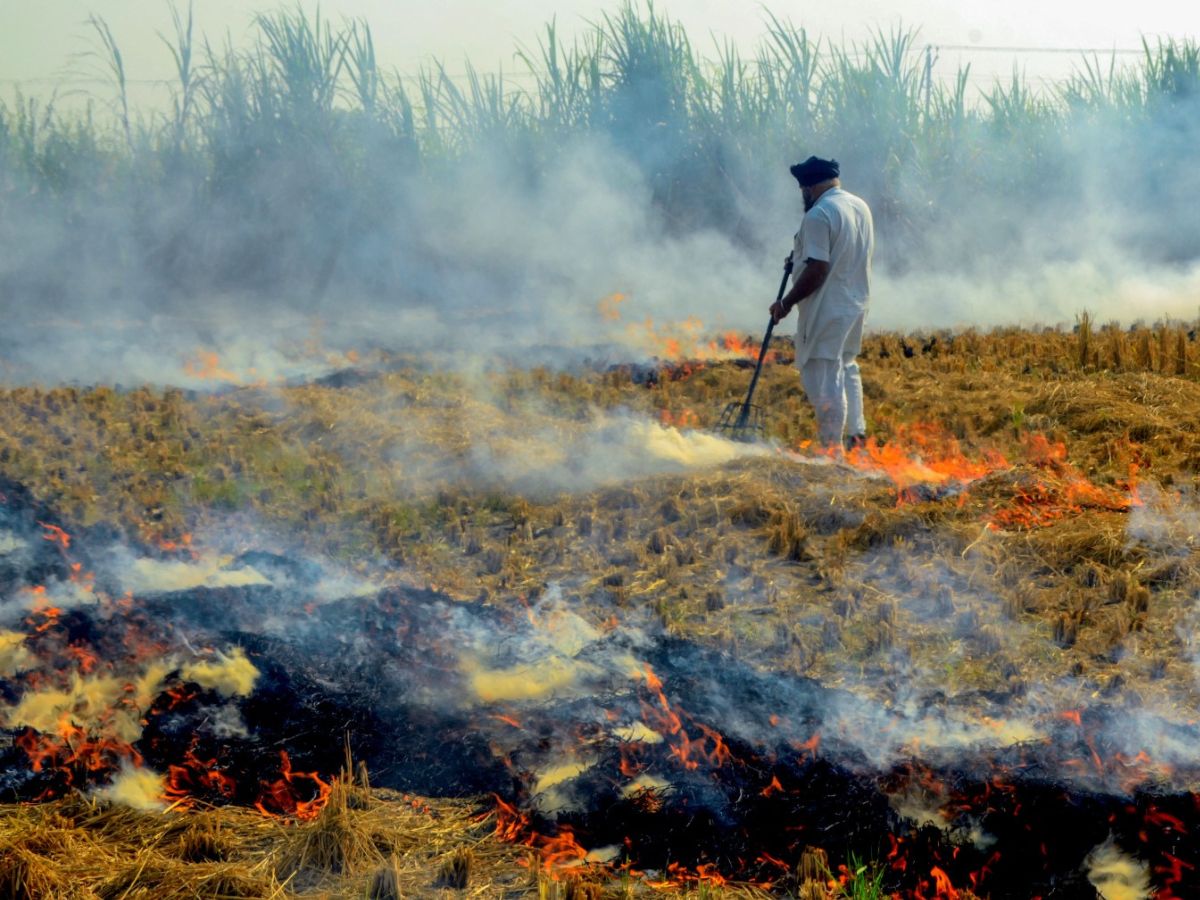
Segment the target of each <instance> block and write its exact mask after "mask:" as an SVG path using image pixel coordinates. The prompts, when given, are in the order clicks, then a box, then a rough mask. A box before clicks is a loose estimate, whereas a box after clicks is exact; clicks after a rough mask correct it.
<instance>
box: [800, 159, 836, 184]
mask: <svg viewBox="0 0 1200 900" xmlns="http://www.w3.org/2000/svg"><path fill="white" fill-rule="evenodd" d="M791 171H792V175H793V176H794V177H795V179H796V180H797V181H798V182H800V187H812V186H813V185H814V184H820V183H821V182H822V181H828V180H829V179H830V178H837V177H838V175H839V173H840V172H841V169H840V168H838V161H837V160H836V159H820V158H819V157H816V156H810V157H809V158H808V159H806V160H805V161H804V162H802V163H797V164H796V165H794V166H792V169H791Z"/></svg>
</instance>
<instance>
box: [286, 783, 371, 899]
mask: <svg viewBox="0 0 1200 900" xmlns="http://www.w3.org/2000/svg"><path fill="white" fill-rule="evenodd" d="M354 790H355V789H354V788H353V787H351V786H350V785H348V784H347V783H346V782H345V781H344V780H342V779H341V778H339V779H337V780H336V781H334V783H333V787H332V789H331V791H330V794H329V802H328V803H327V804H326V805H325V807H324V809H322V810H321V812H320V813H319V814H318V815H317V817H316V818H315V819H313V820H312V821H311V822H305V823H303V824H301V825H299V826H297V827H296V829H295V831H294V832H293V833H292V834H291V835H289V839H288V841H287V843H286V844H285V845H284V847H283V849H282V851H281V852H280V854H279V864H278V870H279V873H280V876H281V877H284V878H288V877H291V876H292V875H294V874H296V873H298V872H302V871H305V870H312V871H315V872H332V873H342V872H354V871H360V870H362V869H364V868H366V867H368V866H371V865H375V864H377V863H378V862H379V861H380V859H381V857H382V854H381V853H380V851H379V848H378V847H377V845H376V842H375V834H374V833H373V831H372V829H371V828H370V827H369V826H368V825H366V824H364V823H363V822H362V821H361V819H360V818H359V817H358V816H357V814H356V813H355V812H354V810H353V809H351V806H350V797H351V794H352V793H353V792H354Z"/></svg>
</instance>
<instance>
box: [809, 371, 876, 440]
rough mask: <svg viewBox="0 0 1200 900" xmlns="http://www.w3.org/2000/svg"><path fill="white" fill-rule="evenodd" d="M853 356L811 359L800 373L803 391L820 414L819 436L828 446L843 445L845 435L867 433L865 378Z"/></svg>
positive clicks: (815, 410) (818, 422) (814, 409)
mask: <svg viewBox="0 0 1200 900" xmlns="http://www.w3.org/2000/svg"><path fill="white" fill-rule="evenodd" d="M855 359H856V357H855V355H854V354H852V353H847V354H845V355H843V356H842V358H841V359H810V360H808V362H806V363H805V364H804V366H803V367H802V368H801V370H800V380H801V381H802V382H803V383H804V392H805V393H806V394H808V402H809V403H811V404H812V406H813V411H814V412H815V413H816V415H817V436H818V437H819V438H820V441H821V443H822V444H824V445H825V446H826V447H840V446H842V434H843V433H845V432H846V431H847V425H848V426H849V429H848V430H849V432H850V434H866V433H867V421H866V419H865V418H864V417H863V395H862V376H861V375H860V374H859V371H858V363H857V362H856V361H855Z"/></svg>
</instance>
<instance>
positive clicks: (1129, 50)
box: [0, 44, 1146, 86]
mask: <svg viewBox="0 0 1200 900" xmlns="http://www.w3.org/2000/svg"><path fill="white" fill-rule="evenodd" d="M943 50H953V51H959V52H967V53H1014V54H1038V55H1056V54H1057V55H1063V54H1070V55H1073V56H1086V55H1092V54H1112V55H1115V56H1141V55H1143V54H1144V53H1145V52H1146V51H1145V49H1144V48H1141V47H1137V48H1134V47H1027V46H1008V45H1002V44H926V45H925V46H923V47H922V48H921V49H920V51H918V52H920V53H924V52H926V51H933V52H935V53H937V52H940V51H943ZM839 52H840V53H844V54H846V55H848V56H860V55H864V54H868V53H869V52H870V51H869V50H863V49H862V48H850V49H848V50H839ZM439 72H440V70H439ZM445 74H446V75H447V76H448V77H449V78H453V79H460V78H467V77H468V74H469V73H467V72H446V73H445ZM475 75H476V76H478V77H484V78H493V77H500V76H502V77H504V78H533V77H536V76H537V73H536V72H528V71H521V70H519V69H517V70H513V71H511V72H481V71H476V72H475ZM408 77H414V76H408ZM107 83H111V80H110V79H105V78H84V77H78V76H76V77H70V76H63V77H56V76H52V75H38V76H33V77H29V78H12V77H9V78H0V84H16V85H21V84H63V85H69V84H107ZM125 83H126V84H136V85H160V86H161V85H171V84H175V80H174V79H170V78H127V79H125Z"/></svg>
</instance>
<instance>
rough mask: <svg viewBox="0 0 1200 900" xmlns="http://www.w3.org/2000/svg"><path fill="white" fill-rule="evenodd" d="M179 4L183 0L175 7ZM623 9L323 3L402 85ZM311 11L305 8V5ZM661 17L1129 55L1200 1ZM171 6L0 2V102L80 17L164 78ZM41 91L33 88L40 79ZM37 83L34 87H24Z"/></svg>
mask: <svg viewBox="0 0 1200 900" xmlns="http://www.w3.org/2000/svg"><path fill="white" fill-rule="evenodd" d="M182 2H183V0H181V5H182ZM618 4H619V0H508V2H496V0H487V2H485V0H434V2H418V0H324V2H322V3H321V4H320V7H321V10H322V12H323V14H324V15H326V16H327V17H329V18H331V19H334V20H337V19H340V18H341V17H343V16H345V17H362V18H365V19H367V20H368V21H369V22H370V23H371V26H372V29H373V31H374V35H375V40H376V47H377V53H378V56H379V58H380V61H381V63H383V64H384V65H385V66H387V67H388V68H393V67H394V68H398V69H399V70H400V71H401V72H404V73H412V72H413V71H415V70H416V68H417V67H418V66H419V65H421V64H422V63H423V62H428V61H429V60H430V59H431V58H433V57H438V58H441V59H443V60H444V61H445V62H446V63H447V67H448V68H449V69H450V70H451V71H457V70H460V69H461V63H462V61H463V59H464V58H469V59H470V60H471V61H472V62H473V63H474V64H475V66H476V68H478V69H480V70H482V71H496V70H497V69H499V68H501V67H503V68H504V69H505V70H506V71H512V70H515V69H518V68H519V66H518V65H517V64H515V63H514V61H513V50H514V48H515V46H516V44H517V42H518V41H521V42H525V43H527V44H529V45H534V44H535V43H536V40H537V37H538V35H539V33H540V32H541V29H542V28H543V26H544V25H545V23H547V22H548V21H550V19H551V18H553V17H557V21H558V25H559V29H560V33H562V34H564V35H569V34H570V33H571V32H573V31H576V30H579V29H580V28H582V27H586V23H587V22H588V21H589V20H595V19H597V18H599V17H600V15H601V14H602V13H603V12H605V11H609V12H612V11H615V10H616V9H617V8H618ZM293 5H294V4H293V3H290V2H262V0H248V2H247V0H243V2H236V0H196V2H195V13H196V19H197V29H198V30H199V31H203V32H206V33H207V34H208V35H209V36H210V37H211V38H220V37H221V36H223V35H224V34H225V32H226V31H228V32H229V33H230V35H231V36H232V37H233V40H234V42H235V44H236V43H238V42H244V41H245V38H246V36H247V34H248V33H249V31H250V27H251V21H252V17H253V15H254V13H255V12H270V11H274V10H277V9H280V8H281V7H284V6H287V7H291V6H293ZM304 5H305V7H306V8H309V9H311V8H312V7H313V6H314V4H312V3H309V2H307V0H306V2H305V4H304ZM655 5H656V8H657V9H658V10H659V11H660V12H665V13H667V14H668V15H669V16H671V17H672V18H674V19H676V20H678V21H680V22H682V23H683V24H684V25H685V26H686V27H687V30H688V33H689V35H690V37H691V39H692V41H693V42H694V43H695V44H696V45H697V47H698V48H699V49H700V50H701V51H702V52H704V53H705V54H706V55H708V54H709V51H710V49H711V47H712V42H711V41H710V39H709V35H710V34H713V35H718V36H728V37H730V38H733V39H734V40H735V41H736V42H737V43H738V44H739V45H740V46H742V47H743V48H744V49H746V50H750V49H752V48H753V47H754V46H755V44H756V43H757V41H758V39H759V37H760V36H761V35H762V33H763V31H764V27H763V20H764V14H763V9H764V7H766V8H770V9H772V10H773V11H774V12H775V13H776V14H777V15H778V16H779V17H780V18H790V19H791V20H792V21H793V22H795V23H797V24H800V25H804V26H805V27H807V28H808V30H809V32H810V34H814V35H822V36H825V37H828V38H831V39H833V40H834V41H835V42H837V43H846V42H849V41H855V40H860V39H862V38H863V37H865V36H866V35H867V34H868V32H869V30H870V29H872V28H875V27H884V28H888V27H891V26H895V25H897V24H903V25H906V26H913V27H917V28H919V29H920V40H921V42H922V43H923V42H929V43H933V44H935V45H943V46H945V45H966V46H973V47H997V46H1000V47H1072V48H1077V47H1089V48H1101V49H1111V48H1131V47H1138V46H1139V45H1140V40H1141V37H1142V36H1143V35H1145V36H1148V37H1150V38H1151V39H1152V40H1153V39H1154V38H1157V37H1163V36H1166V37H1176V38H1181V37H1197V36H1200V3H1197V2H1188V0H1140V2H1138V3H1128V4H1117V3H1098V2H1096V0H1002V2H980V0H975V2H961V0H960V2H954V0H891V2H879V0H840V2H836V3H797V2H794V0H780V2H775V0H766V2H762V0H657V3H656V4H655ZM168 10H169V7H168V2H167V0H0V98H4V99H7V98H8V97H9V96H11V93H12V90H13V88H14V86H15V85H14V82H17V81H21V82H25V83H24V84H23V85H21V87H22V89H23V90H25V91H26V92H27V93H41V92H42V91H43V90H44V88H45V85H46V84H48V83H50V82H52V81H54V80H56V79H59V78H61V77H62V76H64V75H65V74H67V73H68V72H70V71H72V70H73V69H74V70H78V69H79V65H78V62H75V63H72V56H73V54H76V53H78V52H79V51H81V50H85V49H87V47H88V37H89V31H88V29H87V28H86V27H85V26H84V25H83V22H84V20H85V19H86V18H87V16H88V14H89V13H95V14H97V15H99V16H102V17H104V18H105V19H106V20H107V21H108V23H109V24H110V25H111V27H112V30H113V32H114V34H115V36H116V38H117V41H118V44H119V45H120V47H121V50H122V52H123V53H124V55H125V59H126V70H127V72H128V75H129V77H130V78H131V79H160V78H169V77H170V75H171V69H170V58H169V56H168V54H167V51H166V49H165V47H163V45H162V43H161V42H160V41H159V39H158V37H157V36H156V33H157V32H158V31H162V32H164V33H169V32H170V15H169V11H168ZM960 60H962V61H970V62H971V63H972V64H973V67H974V71H975V73H976V77H977V79H984V78H990V77H991V75H992V74H1005V73H1007V72H1010V71H1011V70H1012V67H1013V64H1014V62H1017V63H1018V64H1019V65H1021V66H1022V67H1023V68H1025V69H1026V71H1027V73H1029V74H1030V75H1032V76H1034V77H1038V76H1041V75H1043V74H1049V75H1053V74H1055V73H1057V72H1058V71H1060V70H1061V71H1068V70H1069V69H1070V67H1071V66H1072V65H1073V64H1074V63H1075V62H1077V60H1078V57H1076V56H1058V55H1052V54H1031V53H1023V54H1021V55H1020V56H1019V57H1018V58H1014V54H1012V53H1007V52H994V51H983V50H976V51H962V50H958V49H944V50H942V52H941V54H940V62H939V65H944V66H945V67H946V68H948V69H952V68H953V67H954V65H955V63H957V62H958V61H960ZM39 80H40V81H39ZM31 82H33V83H31Z"/></svg>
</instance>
